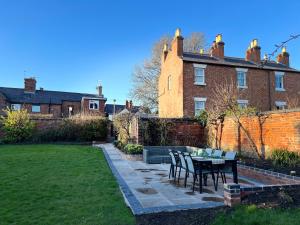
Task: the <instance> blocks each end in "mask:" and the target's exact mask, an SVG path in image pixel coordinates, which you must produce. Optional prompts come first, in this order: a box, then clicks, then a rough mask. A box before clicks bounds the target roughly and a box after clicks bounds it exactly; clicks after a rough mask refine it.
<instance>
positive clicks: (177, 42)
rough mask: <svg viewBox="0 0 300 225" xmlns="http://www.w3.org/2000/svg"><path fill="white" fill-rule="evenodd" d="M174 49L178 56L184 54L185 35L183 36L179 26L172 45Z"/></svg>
mask: <svg viewBox="0 0 300 225" xmlns="http://www.w3.org/2000/svg"><path fill="white" fill-rule="evenodd" d="M171 49H172V51H174V52H175V53H176V54H177V56H182V54H183V37H182V36H181V30H180V29H179V28H177V29H176V31H175V37H174V39H173V41H172V46H171Z"/></svg>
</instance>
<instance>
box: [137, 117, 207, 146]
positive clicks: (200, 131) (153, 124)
mask: <svg viewBox="0 0 300 225" xmlns="http://www.w3.org/2000/svg"><path fill="white" fill-rule="evenodd" d="M161 123H165V124H168V125H167V126H168V128H167V144H168V145H185V146H186V145H189V146H203V145H204V144H205V143H206V134H205V129H204V128H203V127H202V126H201V125H200V124H199V123H198V122H197V121H195V120H191V119H158V118H151V119H149V118H137V117H135V118H134V119H133V121H132V123H131V138H132V139H133V141H134V142H135V143H139V144H142V145H161V139H160V135H161V134H160V132H161V131H160V129H159V126H160V125H159V124H161Z"/></svg>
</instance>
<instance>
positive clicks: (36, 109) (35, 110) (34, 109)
mask: <svg viewBox="0 0 300 225" xmlns="http://www.w3.org/2000/svg"><path fill="white" fill-rule="evenodd" d="M31 112H33V113H40V112H41V106H40V105H32V107H31Z"/></svg>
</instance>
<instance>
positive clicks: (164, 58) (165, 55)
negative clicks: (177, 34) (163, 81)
mask: <svg viewBox="0 0 300 225" xmlns="http://www.w3.org/2000/svg"><path fill="white" fill-rule="evenodd" d="M168 52H169V46H168V44H167V43H165V44H164V49H163V56H162V60H163V62H164V61H165V60H166V58H167V55H168Z"/></svg>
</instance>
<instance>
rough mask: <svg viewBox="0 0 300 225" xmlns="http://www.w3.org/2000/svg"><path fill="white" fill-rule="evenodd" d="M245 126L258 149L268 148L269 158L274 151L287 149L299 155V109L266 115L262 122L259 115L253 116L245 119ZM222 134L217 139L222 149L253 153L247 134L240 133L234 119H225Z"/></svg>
mask: <svg viewBox="0 0 300 225" xmlns="http://www.w3.org/2000/svg"><path fill="white" fill-rule="evenodd" d="M242 124H243V126H244V127H245V128H246V130H247V131H248V132H249V134H250V136H251V137H252V140H254V142H255V144H256V146H257V147H258V149H260V150H262V149H265V153H266V155H268V154H269V153H270V152H271V150H272V149H275V148H288V149H289V150H290V151H295V152H299V153H300V109H297V110H289V111H274V112H266V113H265V114H264V116H263V117H262V119H261V122H259V119H258V117H257V116H253V117H248V118H243V119H242ZM220 131H221V129H219V135H218V139H219V141H220V142H219V143H220V146H221V148H222V149H233V150H238V149H242V150H243V151H244V152H248V153H252V152H253V151H251V147H250V142H249V140H248V139H247V137H246V135H245V133H244V132H243V131H242V130H241V129H240V131H239V129H238V128H237V125H236V124H235V122H234V121H233V120H232V119H230V118H228V119H225V121H224V126H223V129H222V135H220ZM214 134H215V133H214Z"/></svg>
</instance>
